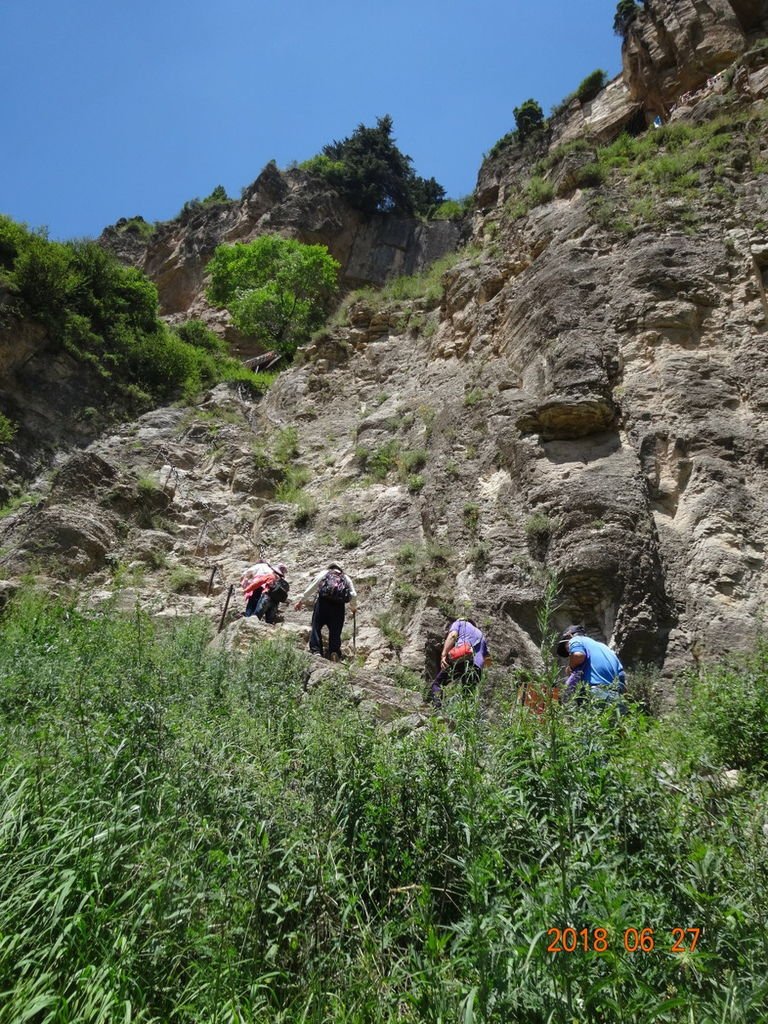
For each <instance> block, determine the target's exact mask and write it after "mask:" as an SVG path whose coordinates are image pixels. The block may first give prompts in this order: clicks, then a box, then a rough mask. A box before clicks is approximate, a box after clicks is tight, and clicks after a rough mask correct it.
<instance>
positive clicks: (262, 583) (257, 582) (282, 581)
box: [240, 562, 290, 625]
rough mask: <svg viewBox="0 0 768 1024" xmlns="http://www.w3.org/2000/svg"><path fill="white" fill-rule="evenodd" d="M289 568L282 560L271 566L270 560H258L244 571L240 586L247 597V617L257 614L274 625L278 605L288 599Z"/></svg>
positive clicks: (258, 617)
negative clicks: (287, 577)
mask: <svg viewBox="0 0 768 1024" xmlns="http://www.w3.org/2000/svg"><path fill="white" fill-rule="evenodd" d="M287 572H288V569H287V568H286V566H285V565H283V563H282V562H279V563H278V564H277V565H276V566H274V567H273V566H271V565H270V564H269V562H256V563H255V565H250V566H248V568H247V569H246V570H245V572H244V573H243V576H242V579H241V580H240V586H241V587H242V590H243V596H244V597H245V601H246V604H245V611H244V612H243V615H244V616H245V618H246V619H247V618H250V616H251V615H255V616H256V618H257V619H264V621H265V622H268V623H269V624H270V625H274V622H275V619H276V618H277V606H278V604H280V603H285V602H286V601H287V600H288V591H289V589H290V584H289V583H288V580H287V579H286V578H285V577H286V574H287Z"/></svg>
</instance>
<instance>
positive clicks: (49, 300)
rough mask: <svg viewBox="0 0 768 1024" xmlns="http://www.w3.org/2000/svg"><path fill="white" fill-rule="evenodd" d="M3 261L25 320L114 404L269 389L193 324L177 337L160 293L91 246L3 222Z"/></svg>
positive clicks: (0, 254) (0, 232)
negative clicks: (233, 388) (223, 387)
mask: <svg viewBox="0 0 768 1024" xmlns="http://www.w3.org/2000/svg"><path fill="white" fill-rule="evenodd" d="M0 260H2V261H3V265H4V266H5V267H6V268H8V275H7V276H8V280H9V282H10V284H11V285H12V287H13V289H14V291H15V292H16V294H17V295H18V296H19V299H20V301H21V304H22V309H21V312H22V313H23V314H24V315H26V316H29V317H31V318H33V319H36V320H38V321H39V322H40V323H42V324H43V325H44V326H45V327H46V328H47V331H48V334H49V337H50V339H51V342H52V344H53V345H54V347H55V346H61V347H62V348H63V349H65V350H66V351H67V352H68V353H69V354H70V355H71V356H72V357H73V358H75V359H77V360H79V361H80V362H81V363H82V364H83V365H85V366H86V367H88V368H89V369H90V371H91V372H93V373H96V374H98V376H99V378H100V379H101V383H102V386H103V387H104V388H106V390H107V396H108V398H109V399H110V400H111V401H112V402H119V401H120V400H122V401H123V402H127V403H128V404H129V405H134V404H136V403H138V404H139V405H144V406H146V405H147V404H148V403H150V402H151V401H157V400H164V399H168V398H171V397H175V396H178V395H181V394H184V395H186V396H188V397H190V396H191V395H193V394H195V393H196V392H197V391H199V390H200V388H202V387H207V386H209V385H211V384H213V383H215V382H216V381H219V380H230V379H233V380H238V379H239V380H243V381H244V382H247V383H249V384H250V385H251V386H253V387H254V388H256V389H259V390H260V389H263V388H264V387H265V386H267V384H268V381H267V379H266V378H264V377H258V376H256V375H254V374H252V373H250V371H248V370H246V369H245V368H244V367H243V366H242V365H241V364H239V363H237V362H235V360H232V359H229V358H227V356H226V355H225V351H224V348H223V347H222V346H221V344H220V343H218V341H215V342H214V340H213V339H214V338H215V336H213V335H210V336H208V332H206V331H205V328H204V326H203V325H201V324H199V323H195V322H193V323H192V324H191V325H190V324H185V325H183V326H182V327H180V328H178V329H176V330H173V329H171V328H169V327H167V325H166V324H165V323H163V322H162V321H161V320H160V319H159V318H158V299H157V289H156V288H155V286H154V285H153V284H152V283H151V282H150V281H149V280H148V279H147V278H146V277H145V276H144V275H143V274H142V273H141V272H140V271H138V270H136V269H134V268H132V267H125V266H123V265H122V264H121V263H119V262H118V261H117V259H115V257H113V256H112V255H111V254H110V253H108V252H107V251H106V250H104V249H102V248H101V247H100V246H98V245H96V244H95V243H90V242H69V243H66V244H62V243H59V242H49V241H48V240H47V239H46V238H45V237H44V236H43V235H40V234H34V233H31V232H29V231H27V230H26V229H25V228H23V227H22V226H21V225H17V224H14V223H13V221H11V220H10V219H9V218H7V217H0Z"/></svg>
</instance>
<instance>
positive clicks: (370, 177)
mask: <svg viewBox="0 0 768 1024" xmlns="http://www.w3.org/2000/svg"><path fill="white" fill-rule="evenodd" d="M392 129H393V122H392V118H391V117H390V116H389V115H385V116H384V117H379V118H377V119H376V126H375V127H366V125H364V124H360V125H358V126H357V128H356V129H355V131H354V132H353V133H352V134H351V135H350V136H349V137H348V138H346V139H342V140H341V141H338V142H332V143H329V144H328V145H327V146H323V151H322V154H320V155H319V156H316V157H313V158H312V159H311V160H307V161H306V162H305V163H303V164H301V165H300V166H301V167H302V168H303V169H304V170H307V171H310V173H313V174H317V175H320V176H321V177H323V178H325V179H326V180H327V181H328V182H329V183H330V184H332V185H333V186H335V187H336V188H338V189H339V191H340V192H342V194H343V195H344V196H345V198H346V199H347V200H348V202H349V203H350V204H351V205H352V206H355V207H356V208H357V209H359V210H362V212H363V213H368V214H373V213H404V214H412V213H421V214H425V215H426V214H428V213H430V212H431V211H433V210H434V209H435V208H436V207H439V205H440V204H441V203H442V202H443V200H444V199H445V189H444V188H443V187H442V186H441V185H439V184H438V183H437V182H436V181H435V179H434V178H421V177H419V176H418V175H417V174H416V173H415V172H414V170H413V166H412V164H413V161H412V160H411V158H410V157H409V156H406V155H405V154H404V153H402V152H401V151H400V150H399V149H398V147H397V145H396V144H395V140H394V139H393V137H392Z"/></svg>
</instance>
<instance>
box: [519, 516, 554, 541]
mask: <svg viewBox="0 0 768 1024" xmlns="http://www.w3.org/2000/svg"><path fill="white" fill-rule="evenodd" d="M553 526H554V523H553V522H552V518H551V517H550V516H548V515H546V513H544V512H534V513H533V515H531V516H529V517H528V518H527V519H526V521H525V533H526V536H528V537H532V538H540V537H549V535H550V534H551V533H552V529H553Z"/></svg>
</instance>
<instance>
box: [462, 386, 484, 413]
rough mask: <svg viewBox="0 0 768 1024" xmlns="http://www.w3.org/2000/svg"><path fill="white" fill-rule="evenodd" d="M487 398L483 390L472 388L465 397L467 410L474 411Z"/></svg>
mask: <svg viewBox="0 0 768 1024" xmlns="http://www.w3.org/2000/svg"><path fill="white" fill-rule="evenodd" d="M484 398H485V392H484V391H483V389H482V388H470V389H469V391H467V392H466V393H465V395H464V405H465V406H466V408H467V409H473V408H474V407H475V406H476V405H479V404H480V402H482V400H483V399H484Z"/></svg>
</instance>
